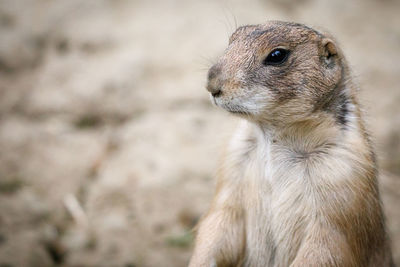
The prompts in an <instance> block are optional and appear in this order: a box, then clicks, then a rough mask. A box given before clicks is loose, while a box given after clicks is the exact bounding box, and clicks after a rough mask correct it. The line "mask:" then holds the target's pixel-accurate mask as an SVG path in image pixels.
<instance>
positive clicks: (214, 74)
mask: <svg viewBox="0 0 400 267" xmlns="http://www.w3.org/2000/svg"><path fill="white" fill-rule="evenodd" d="M220 74H221V67H220V66H219V65H218V64H216V65H214V66H212V67H211V68H210V70H209V71H208V84H207V90H208V91H209V92H210V93H211V95H212V96H213V97H218V96H220V95H221V93H222V91H221V81H220V80H221V79H220Z"/></svg>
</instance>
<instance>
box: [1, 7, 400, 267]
mask: <svg viewBox="0 0 400 267" xmlns="http://www.w3.org/2000/svg"><path fill="white" fill-rule="evenodd" d="M399 13H400V2H399V1H395V0H385V1H378V0H375V1H373V0H366V1H361V0H359V1H347V0H338V1H329V0H321V1H316V0H302V1H291V0H281V1H279V0H273V1H272V0H271V1H256V0H250V1H161V0H160V1H124V0H114V1H100V0H86V1H77V0H69V1H50V0H18V1H13V0H8V1H7V0H0V266H2V267H5V266H8V267H10V266H56V265H57V266H58V265H60V266H126V267H128V266H131V267H132V266H150V267H151V266H164V267H168V266H174V267H176V266H185V265H186V264H187V262H188V259H189V257H190V252H191V249H192V239H193V236H192V234H191V232H190V229H191V228H192V227H193V225H194V224H195V223H196V221H197V220H198V218H199V217H200V216H201V214H202V213H204V212H205V211H206V209H207V207H208V205H209V203H210V200H211V197H212V194H213V190H214V179H213V176H214V171H215V169H216V165H217V159H218V154H219V153H220V144H221V143H222V141H223V140H224V139H226V136H228V135H229V134H230V133H231V132H232V129H233V127H234V125H235V123H236V119H235V118H233V117H231V116H229V115H227V114H225V113H224V112H223V111H221V110H218V109H216V108H214V107H213V106H212V105H211V104H210V103H209V101H208V95H207V93H206V91H205V89H204V84H205V76H206V75H205V73H206V70H207V68H208V67H209V66H210V65H211V64H212V61H213V60H214V59H215V58H216V57H217V56H218V55H220V54H221V53H222V51H223V49H224V47H225V45H226V43H227V39H228V36H229V35H230V33H232V32H233V30H234V29H235V27H236V25H242V24H250V23H261V22H263V21H265V20H267V19H281V20H292V21H298V22H303V23H307V24H311V25H315V26H318V27H320V28H325V29H329V31H330V32H332V33H334V34H335V35H336V36H337V38H338V39H339V41H340V43H341V44H342V47H343V49H344V51H345V53H346V55H347V57H348V59H349V61H350V62H351V63H352V66H353V69H354V72H355V74H356V79H357V80H358V82H359V84H360V87H361V92H360V95H361V98H362V99H363V101H364V106H365V109H366V110H367V114H368V117H369V119H368V121H369V124H370V128H371V131H372V132H373V135H374V136H375V143H376V147H377V150H378V154H379V157H380V165H381V167H382V177H381V187H382V194H383V200H384V204H385V210H386V214H387V222H388V225H389V229H390V236H391V238H392V241H393V250H394V255H395V258H396V262H397V264H400V208H399V205H400V105H399V104H400V90H399V85H400V65H399V63H398V62H400V53H399V51H400V50H399V49H400V16H399Z"/></svg>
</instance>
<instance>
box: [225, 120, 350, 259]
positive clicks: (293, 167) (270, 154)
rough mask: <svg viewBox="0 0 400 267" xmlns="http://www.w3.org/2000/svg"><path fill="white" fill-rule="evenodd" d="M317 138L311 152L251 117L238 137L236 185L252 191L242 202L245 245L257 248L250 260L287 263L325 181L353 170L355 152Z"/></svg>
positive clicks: (233, 150)
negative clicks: (269, 131)
mask: <svg viewBox="0 0 400 267" xmlns="http://www.w3.org/2000/svg"><path fill="white" fill-rule="evenodd" d="M318 140H319V137H316V138H315V140H313V141H315V142H316V144H317V145H314V146H313V148H312V150H313V153H310V150H309V148H307V147H305V146H304V144H301V145H299V146H296V145H295V144H290V145H288V144H284V145H282V142H275V141H274V138H273V137H270V136H267V135H266V134H265V132H263V131H262V130H261V129H259V128H257V127H255V126H254V125H252V124H251V123H248V122H243V124H242V125H241V126H240V127H239V129H238V131H237V133H236V135H235V136H234V137H233V139H232V141H231V144H230V151H229V153H230V154H229V161H230V162H229V163H228V164H230V165H231V168H233V169H232V172H231V173H232V174H235V175H234V176H232V177H230V179H232V180H234V183H233V184H234V185H236V186H233V187H232V188H231V190H241V191H243V194H244V195H246V196H247V197H246V200H245V201H246V203H243V206H244V207H245V214H246V218H245V220H246V243H247V244H246V245H247V247H251V248H252V249H251V250H248V251H247V252H246V265H247V266H258V265H257V264H258V263H260V262H263V263H265V262H268V263H269V266H288V265H289V263H290V262H291V261H292V260H293V259H294V257H295V256H296V253H297V251H298V249H299V247H300V245H301V243H302V240H303V239H304V237H305V233H306V232H307V231H308V227H310V225H312V223H313V220H315V219H316V214H317V212H318V210H319V207H320V203H319V201H320V196H319V192H320V189H321V188H320V187H321V186H331V185H334V184H337V183H342V182H343V181H347V180H348V179H349V177H352V176H353V175H352V174H351V172H352V168H351V167H349V166H351V162H352V158H353V157H352V154H351V153H349V151H348V150H347V149H345V148H343V147H336V146H332V144H331V143H329V142H325V143H321V146H320V147H319V145H318ZM325 141H326V140H325ZM332 170H335V172H334V173H335V175H334V176H332V175H330V173H332ZM235 187H236V188H235ZM229 191H230V190H228V191H227V192H226V194H229ZM223 195H224V194H221V197H223ZM220 200H221V201H223V199H220ZM254 248H256V249H254Z"/></svg>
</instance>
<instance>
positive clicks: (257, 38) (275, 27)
mask: <svg viewBox="0 0 400 267" xmlns="http://www.w3.org/2000/svg"><path fill="white" fill-rule="evenodd" d="M319 36H320V33H318V32H317V31H316V30H314V29H312V28H309V27H307V26H305V25H303V24H298V23H290V22H280V21H272V22H268V23H266V24H259V25H247V26H242V27H239V28H238V29H237V30H236V31H235V32H234V33H233V34H232V36H231V38H230V39H229V42H230V43H242V44H244V45H245V46H246V47H249V46H253V45H255V46H257V47H263V48H267V47H275V46H280V45H286V46H295V45H298V44H301V43H305V42H308V41H311V40H315V39H316V38H317V37H319Z"/></svg>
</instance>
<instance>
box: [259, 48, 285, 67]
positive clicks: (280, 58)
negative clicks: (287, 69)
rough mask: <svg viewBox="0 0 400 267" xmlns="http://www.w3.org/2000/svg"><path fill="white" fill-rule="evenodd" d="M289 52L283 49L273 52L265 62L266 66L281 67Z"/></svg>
mask: <svg viewBox="0 0 400 267" xmlns="http://www.w3.org/2000/svg"><path fill="white" fill-rule="evenodd" d="M288 56H289V51H288V50H286V49H283V48H277V49H274V50H272V51H271V53H269V55H268V56H267V58H266V59H265V60H264V62H263V63H264V65H279V64H282V63H283V62H285V61H286V59H287V58H288Z"/></svg>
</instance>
